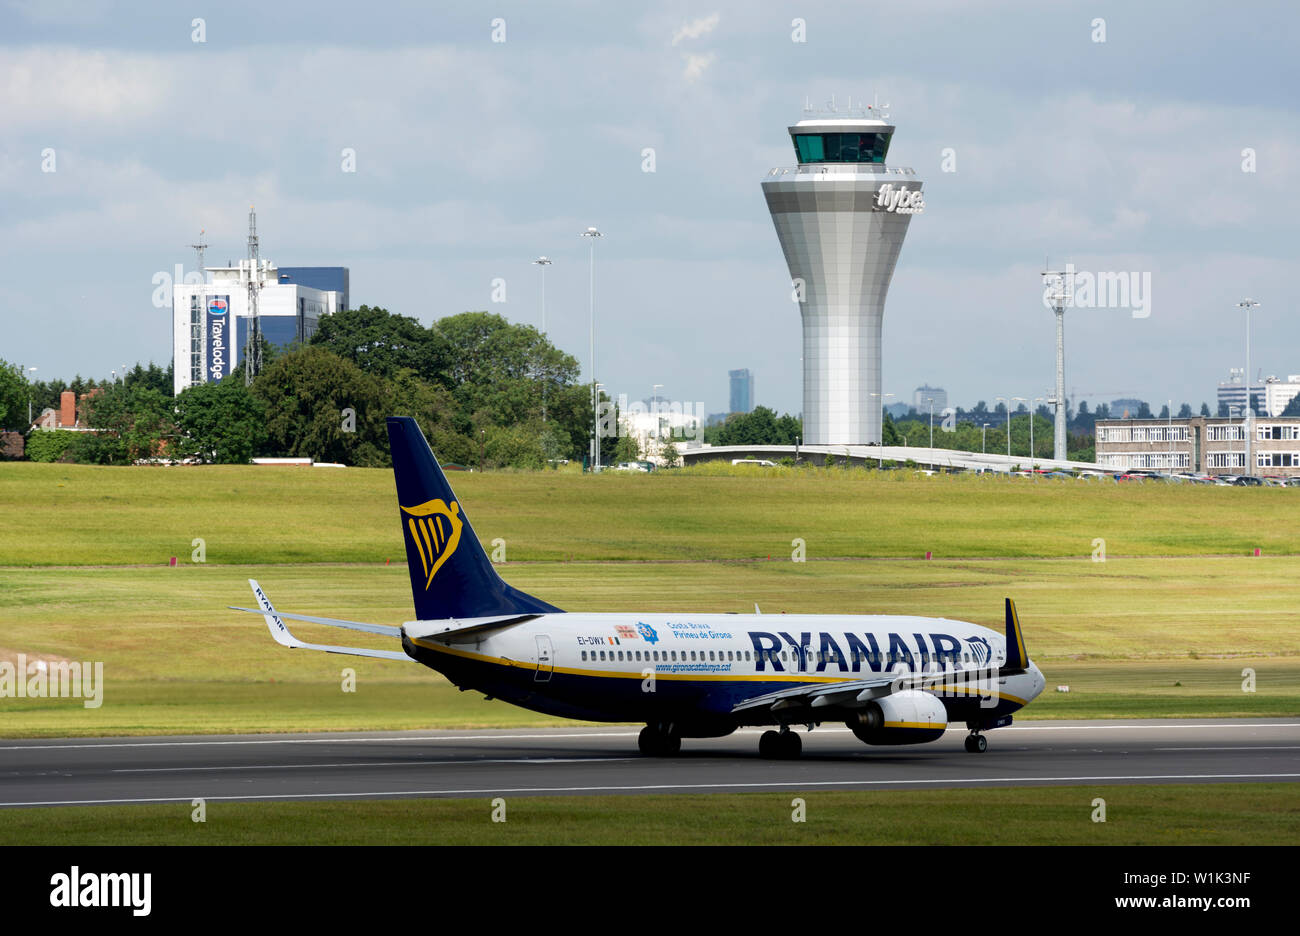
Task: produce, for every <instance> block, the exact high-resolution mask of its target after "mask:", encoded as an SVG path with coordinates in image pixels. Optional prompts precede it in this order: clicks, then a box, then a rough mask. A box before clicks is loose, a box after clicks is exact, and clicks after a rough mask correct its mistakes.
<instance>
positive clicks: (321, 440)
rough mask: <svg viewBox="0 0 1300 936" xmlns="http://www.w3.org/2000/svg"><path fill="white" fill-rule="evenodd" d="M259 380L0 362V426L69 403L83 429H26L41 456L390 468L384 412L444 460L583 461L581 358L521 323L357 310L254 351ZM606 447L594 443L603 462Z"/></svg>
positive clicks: (18, 424)
mask: <svg viewBox="0 0 1300 936" xmlns="http://www.w3.org/2000/svg"><path fill="white" fill-rule="evenodd" d="M262 360H263V367H262V372H261V373H260V374H258V375H257V376H256V377H255V379H254V380H253V382H252V384H251V386H245V380H244V373H243V369H242V364H241V365H239V366H237V367H235V368H234V370H233V371H232V373H231V374H230V375H229V376H228V377H226V378H225V379H224V380H221V381H219V382H216V383H204V384H197V385H195V386H192V387H188V388H186V389H185V390H184V391H182V392H181V393H180V394H179V395H176V396H173V395H172V370H171V367H167V368H161V367H159V366H158V365H156V364H152V363H151V364H150V365H148V366H147V367H145V366H142V365H136V367H135V368H134V369H133V370H131V371H129V372H128V373H126V374H125V375H123V377H122V378H120V379H115V380H112V381H100V382H96V381H93V380H85V379H83V378H81V377H77V378H74V380H73V381H72V382H70V383H65V382H64V381H61V380H55V381H49V382H28V381H27V380H26V379H25V375H24V374H23V372H22V370H21V368H19V367H17V366H14V365H7V364H4V363H3V362H0V426H3V428H5V429H20V428H25V427H26V426H27V425H28V423H27V412H28V405H29V401H30V404H31V406H32V409H33V411H34V413H35V414H39V413H40V412H41V411H42V410H43V409H45V408H53V409H55V410H58V408H59V397H60V394H61V393H62V392H63V391H64V390H72V391H73V392H75V393H76V394H77V395H78V419H79V420H80V421H81V424H82V425H83V426H86V427H89V428H90V429H93V430H95V431H94V432H76V433H74V432H57V431H56V432H33V433H31V434H30V436H29V439H28V455H29V457H32V458H34V459H39V460H64V461H77V462H86V463H93V464H131V463H134V462H136V461H139V460H141V459H150V458H158V459H186V460H192V461H198V462H207V463H229V464H242V463H245V462H247V461H248V460H249V459H250V458H253V457H257V456H269V457H306V458H311V459H313V460H315V461H324V462H340V463H343V464H348V465H359V466H386V465H388V464H389V454H388V440H387V431H386V426H385V421H384V420H385V417H387V416H412V417H414V418H415V419H416V420H417V422H419V424H420V428H421V429H422V430H423V431H424V433H425V436H426V437H427V438H428V439H429V443H430V445H431V446H432V447H433V449H434V451H435V452H436V453H437V454H438V457H439V459H440V460H441V461H443V462H444V463H459V464H462V465H483V466H485V467H503V466H510V467H519V468H540V467H543V466H545V465H547V464H553V463H555V462H557V461H560V460H564V459H582V458H583V457H584V455H585V454H586V452H587V448H588V445H589V439H590V431H589V427H590V426H591V423H592V405H591V398H590V388H589V386H588V385H586V384H581V383H579V382H578V377H579V373H580V369H579V365H578V361H577V359H576V358H574V357H573V356H572V355H570V354H567V353H565V352H564V351H562V350H560V349H558V348H556V347H555V346H554V345H552V344H551V343H550V341H549V340H548V339H547V338H546V336H545V335H543V334H542V333H541V332H539V331H538V330H537V329H536V328H534V327H532V326H530V325H516V324H512V323H510V322H508V321H506V320H505V319H504V318H502V317H501V316H499V315H495V314H492V313H488V312H465V313H462V314H460V315H453V316H449V317H447V318H443V319H440V320H438V321H436V322H434V323H433V324H432V325H431V326H429V327H425V326H423V325H421V324H420V323H419V322H418V321H417V320H416V319H414V318H409V317H407V316H402V315H397V314H394V313H391V312H389V311H388V310H386V309H382V308H378V307H370V306H364V305H363V306H361V307H360V308H358V309H354V310H348V311H343V312H337V313H334V314H332V315H328V316H325V317H323V318H322V319H321V320H320V322H319V324H318V328H317V331H316V332H315V334H314V335H313V336H312V338H311V341H310V342H309V343H308V344H307V345H305V346H294V347H290V348H287V349H280V348H274V347H271V346H269V345H264V346H263V357H262ZM616 444H617V440H616V439H613V438H610V439H603V440H602V455H603V457H605V458H606V459H608V458H609V457H611V456H612V455H613V452H614V447H615V445H616Z"/></svg>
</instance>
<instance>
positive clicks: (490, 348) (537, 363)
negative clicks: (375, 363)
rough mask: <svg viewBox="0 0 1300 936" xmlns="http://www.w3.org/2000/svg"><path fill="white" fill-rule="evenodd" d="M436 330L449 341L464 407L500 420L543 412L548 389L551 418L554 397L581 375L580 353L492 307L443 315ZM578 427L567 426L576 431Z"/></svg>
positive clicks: (455, 387) (449, 373)
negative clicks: (494, 311)
mask: <svg viewBox="0 0 1300 936" xmlns="http://www.w3.org/2000/svg"><path fill="white" fill-rule="evenodd" d="M433 330H434V331H435V332H437V333H438V334H439V335H441V336H442V337H443V338H444V339H445V340H446V341H447V343H448V354H449V358H448V364H447V368H446V378H447V379H446V383H447V385H448V386H449V387H450V388H451V390H452V394H453V395H454V396H455V398H456V400H457V402H458V404H459V406H460V409H461V412H462V413H463V414H476V413H486V414H488V416H489V418H490V419H491V421H492V422H493V423H495V424H496V425H498V426H509V425H514V424H516V423H520V422H525V421H527V420H530V419H534V418H540V416H541V411H542V399H543V394H544V395H545V397H546V400H547V414H548V418H549V417H550V415H551V408H552V402H551V401H553V400H556V401H558V400H559V398H561V397H562V396H563V394H564V392H565V391H566V390H568V389H570V388H572V387H573V386H574V385H575V384H576V381H577V379H578V373H579V368H578V361H577V359H576V358H574V357H572V356H571V355H568V354H565V353H564V352H563V351H560V350H559V349H557V348H556V347H554V346H553V345H552V344H551V343H550V341H548V340H547V339H546V336H544V335H543V334H542V333H541V332H539V331H538V330H537V329H536V328H533V327H532V326H531V325H512V324H511V323H510V322H507V321H506V320H505V319H504V318H502V317H501V316H499V315H494V314H492V313H489V312H464V313H462V314H460V315H452V316H448V317H447V318H444V319H439V320H438V321H437V322H435V323H434V325H433ZM588 392H589V391H588ZM590 412H591V409H590V403H588V404H587V415H588V416H590ZM562 413H563V408H562ZM565 415H567V414H565ZM565 415H560V416H559V418H565ZM574 428H577V427H576V426H566V429H568V431H569V432H570V434H571V435H572V434H573V429H574ZM584 438H585V436H584Z"/></svg>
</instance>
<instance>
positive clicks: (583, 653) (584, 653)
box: [582, 650, 587, 663]
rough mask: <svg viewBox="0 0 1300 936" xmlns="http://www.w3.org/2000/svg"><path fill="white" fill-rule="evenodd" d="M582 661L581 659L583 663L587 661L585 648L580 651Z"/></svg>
mask: <svg viewBox="0 0 1300 936" xmlns="http://www.w3.org/2000/svg"><path fill="white" fill-rule="evenodd" d="M582 661H583V662H584V663H585V662H587V651H586V650H583V651H582Z"/></svg>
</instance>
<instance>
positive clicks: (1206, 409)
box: [1201, 403, 1210, 418]
mask: <svg viewBox="0 0 1300 936" xmlns="http://www.w3.org/2000/svg"><path fill="white" fill-rule="evenodd" d="M1201 415H1202V416H1205V417H1207V418H1208V417H1209V415H1210V404H1209V403H1202V404H1201Z"/></svg>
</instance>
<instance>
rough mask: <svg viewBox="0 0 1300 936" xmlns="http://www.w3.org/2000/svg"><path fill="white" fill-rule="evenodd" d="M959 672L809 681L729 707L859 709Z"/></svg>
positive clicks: (968, 673) (986, 673)
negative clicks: (838, 680)
mask: <svg viewBox="0 0 1300 936" xmlns="http://www.w3.org/2000/svg"><path fill="white" fill-rule="evenodd" d="M957 675H958V673H957V671H955V670H945V671H943V672H936V673H911V672H906V673H882V674H880V675H878V676H872V677H871V678H869V679H849V680H845V681H844V682H834V683H810V684H807V685H803V686H794V687H793V688H790V689H780V690H778V691H776V692H769V693H766V694H764V695H761V696H754V697H753V698H752V699H746V700H744V701H743V702H739V703H737V704H736V705H734V706H732V709H731V711H732V712H748V711H755V710H760V709H764V708H766V709H768V710H769V711H772V712H780V711H784V710H786V709H793V708H809V709H820V708H829V707H832V706H833V707H835V708H847V709H855V708H862V707H863V706H865V705H866V704H867V703H868V702H870V701H871V700H872V699H879V698H881V697H882V696H887V695H892V694H893V693H895V692H899V691H901V690H904V689H922V690H923V689H928V688H933V687H935V686H943V685H947V684H951V683H952V682H953V679H954V677H955V676H957ZM997 675H998V673H997V671H996V670H964V671H961V677H962V678H963V679H966V680H971V679H979V678H989V677H992V678H997Z"/></svg>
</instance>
